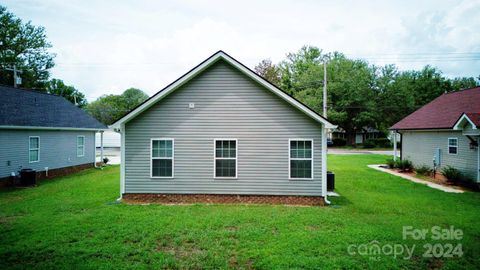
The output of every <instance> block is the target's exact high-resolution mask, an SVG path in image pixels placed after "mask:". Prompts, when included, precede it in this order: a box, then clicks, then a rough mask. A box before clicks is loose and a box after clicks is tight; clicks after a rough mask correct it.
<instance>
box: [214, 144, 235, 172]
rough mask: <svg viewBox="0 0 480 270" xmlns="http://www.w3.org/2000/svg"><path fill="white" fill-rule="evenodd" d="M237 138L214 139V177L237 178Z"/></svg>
mask: <svg viewBox="0 0 480 270" xmlns="http://www.w3.org/2000/svg"><path fill="white" fill-rule="evenodd" d="M237 152H238V151H237V140H236V139H215V162H214V166H215V168H214V171H215V178H237V154H238V153H237Z"/></svg>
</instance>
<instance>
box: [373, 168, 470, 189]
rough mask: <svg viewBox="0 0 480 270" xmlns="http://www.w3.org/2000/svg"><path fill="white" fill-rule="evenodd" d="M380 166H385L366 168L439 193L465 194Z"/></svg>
mask: <svg viewBox="0 0 480 270" xmlns="http://www.w3.org/2000/svg"><path fill="white" fill-rule="evenodd" d="M381 166H386V165H384V164H376V165H368V167H370V168H372V169H375V170H378V171H382V172H386V173H389V174H392V175H395V176H399V177H401V178H403V179H407V180H410V181H412V182H415V183H419V184H424V185H427V186H429V187H431V188H434V189H438V190H441V191H445V192H450V193H464V192H465V191H463V190H461V189H456V188H452V187H447V186H443V185H439V184H435V183H432V182H429V181H425V180H422V179H419V178H416V177H413V176H410V175H406V174H403V173H399V172H394V171H392V170H389V169H386V168H382V167H381Z"/></svg>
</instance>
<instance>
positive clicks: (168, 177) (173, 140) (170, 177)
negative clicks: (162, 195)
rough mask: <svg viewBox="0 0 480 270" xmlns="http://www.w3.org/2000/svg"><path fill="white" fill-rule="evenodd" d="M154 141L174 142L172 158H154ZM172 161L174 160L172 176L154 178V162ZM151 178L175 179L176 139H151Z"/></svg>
mask: <svg viewBox="0 0 480 270" xmlns="http://www.w3.org/2000/svg"><path fill="white" fill-rule="evenodd" d="M153 141H172V157H153ZM154 159H170V160H172V176H153V160H154ZM149 162H150V178H164V179H173V178H174V177H175V139H174V138H151V139H150V160H149Z"/></svg>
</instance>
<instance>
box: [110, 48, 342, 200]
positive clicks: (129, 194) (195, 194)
mask: <svg viewBox="0 0 480 270" xmlns="http://www.w3.org/2000/svg"><path fill="white" fill-rule="evenodd" d="M112 127H113V128H115V129H116V130H117V131H119V132H120V133H121V151H122V160H123V162H122V165H121V184H120V187H121V195H122V196H123V199H126V200H148V201H152V200H153V201H159V202H198V201H204V202H255V203H263V202H270V203H293V204H323V203H324V200H326V168H327V159H326V136H325V134H326V129H328V128H334V127H335V126H334V125H332V124H331V123H329V122H328V121H327V120H326V119H325V118H323V117H322V116H320V115H318V114H317V113H315V112H314V111H312V110H311V109H309V108H308V107H306V106H305V105H304V104H302V103H300V102H299V101H297V100H295V99H294V98H293V97H291V96H289V95H287V94H286V93H284V92H283V91H281V90H280V89H278V88H277V87H275V86H274V85H272V84H270V83H269V82H267V81H266V80H265V79H263V78H262V77H260V76H259V75H257V74H256V73H255V72H253V71H252V70H250V69H249V68H247V67H246V66H244V65H243V64H241V63H240V62H238V61H237V60H235V59H233V58H232V57H230V56H229V55H228V54H226V53H224V52H222V51H219V52H217V53H215V54H214V55H212V56H211V57H209V58H208V59H206V60H205V61H203V62H202V63H200V64H199V65H198V66H196V67H194V68H193V69H192V70H190V71H189V72H187V73H186V74H185V75H183V76H182V77H180V78H179V79H177V80H176V81H174V82H173V83H172V84H170V85H168V86H167V87H166V88H164V89H163V90H161V91H159V92H158V93H157V94H155V95H154V96H152V97H151V98H150V99H148V100H147V101H145V102H144V103H143V104H141V105H140V106H138V107H137V108H135V109H134V110H132V111H131V112H130V113H128V114H126V115H125V116H123V117H122V118H121V119H119V120H118V121H117V122H115V123H114V124H113V125H112ZM327 202H328V201H327Z"/></svg>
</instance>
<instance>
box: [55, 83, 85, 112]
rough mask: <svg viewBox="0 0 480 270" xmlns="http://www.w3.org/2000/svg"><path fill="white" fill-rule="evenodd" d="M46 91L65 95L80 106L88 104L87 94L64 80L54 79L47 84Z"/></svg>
mask: <svg viewBox="0 0 480 270" xmlns="http://www.w3.org/2000/svg"><path fill="white" fill-rule="evenodd" d="M46 91H47V93H49V94H55V95H59V96H62V97H64V98H65V99H67V100H68V101H70V102H72V103H73V104H75V105H78V107H80V108H83V107H85V106H87V99H86V98H85V95H84V94H83V93H81V92H80V91H78V90H77V89H75V87H73V86H70V85H65V83H64V82H63V81H62V80H59V79H52V80H50V81H48V82H47V84H46Z"/></svg>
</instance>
